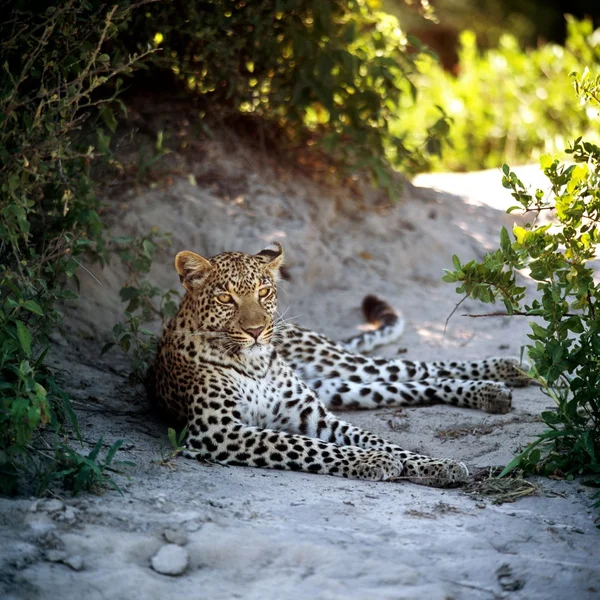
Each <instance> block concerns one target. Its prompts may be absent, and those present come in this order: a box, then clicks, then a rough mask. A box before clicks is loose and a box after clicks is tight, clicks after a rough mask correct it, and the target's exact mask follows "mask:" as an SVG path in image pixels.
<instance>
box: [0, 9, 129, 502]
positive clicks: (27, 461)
mask: <svg viewBox="0 0 600 600" xmlns="http://www.w3.org/2000/svg"><path fill="white" fill-rule="evenodd" d="M44 8H45V10H41V11H40V6H39V4H38V3H35V2H31V1H25V0H15V1H12V2H5V3H4V4H3V18H2V22H1V23H0V481H1V490H0V491H2V492H3V493H10V492H13V491H14V490H15V489H16V485H17V481H18V478H19V475H20V474H25V475H35V476H36V477H37V479H38V484H39V486H38V489H40V490H41V489H43V487H44V486H45V485H48V484H49V483H50V482H56V481H57V480H60V479H61V478H62V480H63V481H64V482H66V479H67V478H68V477H73V478H74V483H73V486H72V487H73V489H74V490H75V491H78V490H80V489H83V488H85V487H90V486H92V485H96V484H97V483H98V482H99V481H100V480H101V477H100V474H99V472H98V471H97V470H96V468H95V467H93V465H92V463H95V459H96V457H97V454H98V452H96V454H95V455H94V456H92V458H90V457H89V456H88V457H87V458H84V457H80V455H79V454H77V452H75V451H74V450H72V449H70V447H69V446H68V445H67V444H66V443H65V436H66V432H67V430H68V428H71V429H72V430H73V431H74V432H75V435H76V437H77V439H78V440H79V441H80V442H83V440H82V438H81V436H80V434H79V430H78V427H77V419H76V416H75V413H74V412H73V409H72V406H71V402H70V400H69V397H68V395H67V394H66V393H64V391H63V390H62V389H61V388H60V386H59V385H58V383H57V382H56V380H55V377H54V374H53V373H52V371H51V370H50V369H49V368H48V366H47V363H46V357H47V353H48V351H49V348H50V343H51V335H52V334H54V333H55V332H56V331H57V330H60V326H61V322H62V314H61V312H60V310H59V306H60V303H63V302H66V301H73V300H76V299H77V298H78V293H77V290H78V287H79V280H78V277H77V269H78V267H79V264H80V260H79V259H80V258H81V256H82V255H83V254H84V253H92V254H93V255H94V256H95V257H96V258H98V260H102V257H103V255H104V242H103V229H102V222H101V219H100V217H99V214H98V208H99V205H98V201H97V199H96V197H95V195H94V192H93V186H92V182H91V180H90V176H89V169H90V164H91V162H92V160H93V159H94V158H96V157H97V156H98V155H99V154H101V150H98V149H97V148H96V147H95V146H94V145H93V144H90V143H89V140H90V137H89V136H90V129H91V126H92V122H93V119H94V118H98V115H99V114H100V113H101V111H102V110H104V109H105V108H106V105H107V103H108V102H110V101H111V100H113V98H114V96H115V94H116V93H117V92H118V89H119V87H120V77H121V76H122V75H125V74H128V73H130V72H131V70H132V69H133V67H134V66H135V64H136V62H137V60H138V59H139V58H140V57H138V56H119V55H118V54H111V55H109V54H108V53H107V52H105V47H106V46H107V44H108V42H109V40H110V39H111V38H113V37H114V36H115V35H116V33H117V32H118V30H119V27H120V25H122V24H123V23H124V22H125V20H126V19H127V18H129V11H128V10H126V9H119V8H118V7H116V6H114V7H112V8H106V7H104V6H103V5H100V4H99V3H94V2H92V3H87V2H80V1H77V0H67V1H66V2H47V3H44ZM109 84H110V85H111V87H109ZM63 456H68V457H69V465H70V467H69V468H68V469H67V470H64V469H59V468H58V465H59V464H62V463H61V461H62V459H61V458H60V457H63ZM110 460H112V457H111V458H110ZM110 460H108V457H107V459H106V461H108V462H110ZM86 461H87V462H86ZM63 462H64V461H63ZM98 464H100V463H98ZM105 464H106V463H105ZM98 468H100V467H98ZM67 471H68V473H67Z"/></svg>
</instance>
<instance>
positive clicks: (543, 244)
mask: <svg viewBox="0 0 600 600" xmlns="http://www.w3.org/2000/svg"><path fill="white" fill-rule="evenodd" d="M575 87H576V90H577V92H578V95H579V97H580V98H581V99H582V100H583V101H584V102H589V104H588V107H589V108H593V109H594V110H595V111H596V112H597V111H598V109H599V108H600V76H598V77H596V78H592V77H590V76H589V73H588V72H587V70H586V71H585V72H584V74H583V76H581V77H578V78H577V79H576V80H575ZM566 152H567V153H568V154H569V156H570V157H571V158H572V160H574V161H576V163H577V164H561V163H560V161H559V160H558V159H556V158H553V157H551V156H549V155H545V156H543V157H542V159H541V166H542V168H543V170H544V174H545V175H546V177H547V178H548V180H549V181H550V183H551V184H552V192H551V193H550V197H547V196H546V195H545V194H544V193H543V192H542V191H541V190H537V191H536V192H535V193H534V194H532V193H530V192H529V191H528V190H527V189H526V188H525V186H524V185H523V183H522V182H521V181H520V180H519V179H518V177H517V176H516V175H515V173H513V172H511V171H510V168H509V167H508V166H507V165H504V166H503V172H504V175H503V178H502V184H503V186H504V187H506V188H508V189H510V190H512V196H513V198H514V199H515V200H516V201H517V205H516V206H513V207H511V208H510V209H509V211H508V212H513V211H521V212H522V213H523V214H524V215H526V216H530V217H531V219H530V220H529V222H527V223H526V224H525V225H524V226H523V227H520V226H515V227H514V228H513V238H514V239H513V240H511V238H510V236H509V234H508V232H507V231H506V229H504V228H503V229H502V232H501V235H500V248H499V249H498V250H497V251H495V252H491V253H489V254H487V255H486V256H485V258H484V260H483V261H482V262H481V263H477V262H476V261H470V262H468V263H466V264H461V262H460V260H459V259H458V258H457V257H454V267H455V269H454V271H452V272H448V273H447V274H446V276H445V277H444V280H445V281H449V282H459V283H460V286H459V287H458V288H457V292H458V293H461V294H465V296H469V297H471V298H476V299H479V300H481V301H483V302H495V301H496V300H497V299H499V300H501V301H502V302H503V303H504V306H505V308H506V314H508V315H514V314H519V315H526V316H530V317H537V318H538V319H540V320H541V323H540V322H532V323H531V329H532V332H531V333H530V334H529V338H530V339H531V340H532V341H531V343H530V344H528V345H527V346H526V352H527V355H528V356H529V358H530V360H531V362H532V373H533V375H534V376H535V377H536V378H538V379H539V381H540V382H541V384H542V385H543V390H544V392H545V393H546V394H547V395H548V396H550V397H551V398H552V399H553V400H554V402H555V403H556V410H551V411H545V412H543V413H542V418H543V420H544V422H545V424H546V425H547V426H548V427H549V429H548V431H546V432H545V433H543V434H542V435H540V436H539V438H538V439H537V440H536V441H534V442H533V443H532V444H530V445H529V446H528V447H527V448H526V449H525V450H524V451H523V452H522V453H521V454H519V455H518V456H517V457H516V458H515V460H513V461H512V462H511V463H510V464H509V465H508V466H507V468H506V469H505V470H504V474H506V473H507V472H509V471H510V470H512V469H514V468H515V467H517V466H519V467H522V468H525V469H528V470H535V471H536V472H541V473H544V474H546V475H554V476H560V477H563V476H568V477H572V476H574V475H588V476H590V477H589V478H588V481H589V482H590V483H592V484H594V485H598V486H600V460H599V459H600V400H599V397H598V390H599V389H600V318H599V313H598V311H599V310H600V306H599V302H600V283H598V282H597V281H595V279H594V266H593V265H592V264H590V261H592V260H594V259H595V258H596V253H597V250H598V247H599V246H600V229H599V223H600V147H598V146H596V145H595V144H592V143H590V142H584V141H582V139H581V138H577V140H575V142H574V143H573V144H572V145H571V146H570V147H569V149H567V151H566ZM542 215H548V216H550V217H551V218H552V220H551V221H550V222H548V223H546V224H544V225H542V224H540V223H539V222H538V221H539V219H540V217H542ZM524 268H527V269H528V272H529V275H530V277H531V278H532V279H533V280H535V281H536V282H537V291H538V294H537V297H536V298H535V299H533V300H532V301H531V302H529V301H528V300H526V299H525V292H526V289H525V288H524V287H523V286H519V285H517V281H516V275H517V271H518V270H520V269H524Z"/></svg>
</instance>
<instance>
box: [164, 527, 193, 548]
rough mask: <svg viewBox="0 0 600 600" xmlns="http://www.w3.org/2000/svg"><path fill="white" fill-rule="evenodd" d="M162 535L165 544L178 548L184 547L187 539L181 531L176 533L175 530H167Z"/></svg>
mask: <svg viewBox="0 0 600 600" xmlns="http://www.w3.org/2000/svg"><path fill="white" fill-rule="evenodd" d="M163 535H164V536H165V540H167V542H171V544H177V545H178V546H185V545H186V544H187V542H188V537H187V535H186V534H185V533H183V531H176V530H175V529H167V530H166V531H165V532H164V533H163Z"/></svg>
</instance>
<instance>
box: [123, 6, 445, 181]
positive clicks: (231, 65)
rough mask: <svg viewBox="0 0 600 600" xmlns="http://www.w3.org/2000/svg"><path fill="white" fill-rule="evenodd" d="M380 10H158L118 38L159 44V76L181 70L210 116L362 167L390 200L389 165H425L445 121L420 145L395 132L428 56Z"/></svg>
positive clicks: (425, 132) (439, 118) (341, 164)
mask: <svg viewBox="0 0 600 600" xmlns="http://www.w3.org/2000/svg"><path fill="white" fill-rule="evenodd" d="M375 4H376V3H372V2H367V1H366V0H350V1H346V0H256V1H253V2H246V1H243V0H240V1H236V2H231V1H229V0H203V1H200V2H187V1H185V0H180V1H175V2H168V3H157V4H155V5H152V6H149V7H148V9H147V11H146V12H145V13H144V14H141V13H140V14H138V15H137V16H136V17H134V18H133V19H132V21H131V23H130V24H129V26H128V28H127V35H126V37H125V36H123V38H122V43H125V44H128V47H129V48H131V47H132V44H133V47H135V48H144V47H146V45H147V44H149V43H150V44H152V43H153V44H154V45H156V46H157V47H158V48H159V49H160V52H158V53H157V54H155V56H154V57H153V68H154V69H162V73H163V75H158V77H160V78H161V79H162V80H164V79H165V77H166V76H165V75H164V73H165V72H166V73H168V74H171V75H175V77H176V78H178V80H179V81H180V82H182V83H183V84H184V85H185V86H186V87H187V88H188V89H189V90H192V91H193V92H194V93H196V94H198V95H200V96H201V97H202V99H203V100H204V101H205V107H206V110H205V111H203V114H206V113H207V112H208V113H209V116H210V115H213V116H215V115H216V116H217V118H225V117H227V116H229V115H235V114H237V115H239V114H241V115H246V116H249V117H257V118H258V119H259V120H260V122H261V125H260V127H261V129H260V130H261V132H264V127H265V126H266V127H272V128H275V129H276V130H277V132H278V133H279V134H281V135H278V140H279V142H280V143H283V144H284V145H285V146H286V147H287V148H288V149H290V150H295V151H297V150H299V149H301V148H306V147H316V148H319V149H320V150H321V151H322V152H324V153H325V155H326V156H328V157H329V158H330V159H332V163H331V164H332V165H333V166H332V167H331V169H332V170H333V171H338V170H339V171H341V172H342V173H348V172H349V171H357V170H364V171H366V172H369V173H370V174H371V175H372V177H373V180H374V182H375V183H376V184H377V185H379V186H381V187H383V188H386V189H388V191H389V192H390V193H392V192H393V189H392V188H393V187H394V185H395V184H394V182H393V179H392V177H391V176H390V169H389V167H390V165H393V166H395V167H398V166H404V167H406V168H409V167H411V166H414V165H415V164H417V163H419V164H420V163H422V162H423V159H422V158H421V154H423V153H426V151H427V149H428V148H429V149H430V150H433V151H438V149H439V145H440V139H441V138H442V137H443V136H445V135H447V133H448V125H447V120H446V118H445V115H444V114H443V113H440V114H437V115H436V116H435V118H434V119H430V120H429V121H424V122H422V123H421V124H420V125H421V128H422V131H419V134H420V135H419V138H418V141H417V142H415V141H414V140H412V139H411V138H410V136H407V135H402V134H400V133H399V132H397V131H395V130H394V128H393V127H392V126H391V124H392V123H393V122H394V119H395V118H396V115H397V114H398V113H399V112H400V111H402V110H404V106H405V105H407V104H412V103H414V102H415V101H416V97H417V88H416V87H415V85H414V84H413V82H412V78H413V76H414V75H415V72H416V57H417V56H418V55H420V54H422V53H426V52H428V51H427V49H426V48H424V47H422V46H421V45H420V43H419V42H418V40H416V39H414V38H409V37H408V36H407V35H406V33H405V32H404V31H402V29H401V28H400V25H399V23H398V20H397V18H396V17H393V16H392V15H389V14H386V13H384V12H380V11H377V10H374V9H373V8H371V6H372V5H375ZM421 4H422V6H423V7H424V8H426V9H427V8H428V6H429V3H427V2H422V3H421ZM426 122H429V123H430V126H429V128H428V127H427V125H425V123H426ZM421 134H422V135H421Z"/></svg>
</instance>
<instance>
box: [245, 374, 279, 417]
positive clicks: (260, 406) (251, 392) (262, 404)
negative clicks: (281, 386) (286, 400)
mask: <svg viewBox="0 0 600 600" xmlns="http://www.w3.org/2000/svg"><path fill="white" fill-rule="evenodd" d="M235 384H236V385H235V389H236V391H237V393H236V397H235V401H236V409H237V411H238V412H239V414H240V419H241V421H242V422H244V423H246V424H247V425H251V426H255V427H270V426H271V425H272V423H273V419H274V417H275V416H276V413H277V412H278V410H279V403H278V401H277V397H278V386H277V381H276V380H274V379H273V378H272V377H270V376H268V375H267V376H265V377H261V378H253V377H247V376H238V377H236V381H235Z"/></svg>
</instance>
